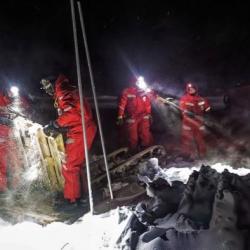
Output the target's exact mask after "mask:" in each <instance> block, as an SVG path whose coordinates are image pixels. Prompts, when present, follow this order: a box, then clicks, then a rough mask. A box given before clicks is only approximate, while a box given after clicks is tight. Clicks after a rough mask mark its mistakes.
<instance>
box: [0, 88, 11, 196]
mask: <svg viewBox="0 0 250 250" xmlns="http://www.w3.org/2000/svg"><path fill="white" fill-rule="evenodd" d="M9 104H10V100H9V99H8V97H6V96H4V95H3V93H0V192H4V191H6V189H7V165H8V158H9V152H10V148H9V142H10V135H11V127H10V126H8V125H5V124H3V122H1V118H3V119H6V118H7V116H8V113H7V112H6V110H5V108H6V106H8V105H9Z"/></svg>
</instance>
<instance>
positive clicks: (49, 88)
mask: <svg viewBox="0 0 250 250" xmlns="http://www.w3.org/2000/svg"><path fill="white" fill-rule="evenodd" d="M40 84H41V85H42V86H41V89H43V90H44V91H45V92H46V93H47V94H48V95H50V96H53V95H54V86H53V84H52V82H51V81H50V80H49V79H42V80H41V81H40Z"/></svg>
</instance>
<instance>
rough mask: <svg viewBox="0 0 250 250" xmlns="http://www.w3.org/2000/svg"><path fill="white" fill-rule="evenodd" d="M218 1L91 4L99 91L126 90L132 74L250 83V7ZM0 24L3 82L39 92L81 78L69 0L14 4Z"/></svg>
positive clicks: (173, 80)
mask: <svg viewBox="0 0 250 250" xmlns="http://www.w3.org/2000/svg"><path fill="white" fill-rule="evenodd" d="M218 2H219V1H178V0H176V1H159V2H158V1H114V2H113V1H108V0H107V1H100V0H99V1H97V0H85V1H84V2H83V4H84V5H83V6H84V15H85V22H86V28H87V35H88V40H89V47H90V54H91V58H92V63H93V70H94V73H95V80H96V84H97V91H98V92H99V93H102V94H110V95H112V94H117V93H119V92H120V90H121V89H122V88H123V87H124V86H126V85H127V84H128V81H129V79H132V75H133V74H132V71H134V72H137V73H141V74H144V75H145V76H146V77H147V78H148V79H149V80H150V81H152V82H153V81H158V82H160V83H162V84H163V86H168V85H175V86H179V84H184V82H185V81H187V80H193V81H195V82H196V83H197V84H198V85H199V86H201V87H203V88H204V89H206V87H207V86H208V87H210V89H211V87H212V88H213V89H214V88H215V87H216V86H220V87H221V86H223V87H228V86H231V85H233V84H235V83H237V82H250V70H249V68H250V60H249V59H250V46H249V44H250V15H249V9H248V8H247V7H246V6H244V5H243V4H242V3H239V2H240V1H233V2H232V3H229V2H225V3H223V2H221V3H218ZM0 19H1V20H0V35H1V39H0V55H1V57H0V79H1V82H2V84H7V83H11V82H17V83H19V84H20V85H21V86H23V87H24V90H25V91H27V92H31V93H36V94H38V93H40V92H39V80H40V78H41V77H42V76H45V75H50V74H56V73H57V72H58V71H59V70H63V69H64V68H65V69H67V70H65V72H66V73H68V72H70V74H71V75H73V77H75V75H76V72H75V58H74V47H73V36H72V24H71V16H70V4H69V0H60V1H55V0H52V1H42V0H33V1H28V0H26V1H17V0H16V1H15V0H8V1H5V2H4V3H1V8H0ZM79 41H80V43H81V44H82V40H81V39H79ZM81 51H83V50H82V48H81ZM82 58H83V57H82ZM83 68H84V69H85V65H83ZM83 75H84V76H83V78H84V80H85V81H84V82H85V83H86V84H87V87H88V86H89V84H88V80H86V73H85V72H84V73H83Z"/></svg>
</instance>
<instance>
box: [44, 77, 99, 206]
mask: <svg viewBox="0 0 250 250" xmlns="http://www.w3.org/2000/svg"><path fill="white" fill-rule="evenodd" d="M41 84H42V88H43V89H44V90H45V91H46V92H47V93H48V94H49V95H50V96H53V99H54V101H55V107H56V108H57V109H58V114H59V115H58V118H57V119H56V120H55V121H53V122H50V124H49V125H47V126H45V128H44V132H45V134H49V133H50V131H51V130H53V129H59V128H66V129H67V134H66V137H67V140H66V142H65V144H66V162H65V164H64V165H63V168H62V174H63V176H64V179H65V184H64V198H65V199H66V200H67V201H68V202H69V203H70V204H72V205H77V204H78V203H77V202H78V201H79V200H80V198H82V197H85V198H86V195H87V178H86V175H85V174H84V173H85V172H84V171H83V169H82V168H83V164H84V162H85V154H84V142H83V131H82V120H81V108H80V107H81V105H80V98H79V93H78V90H77V89H76V88H75V86H73V85H72V84H71V82H70V81H69V79H68V78H67V77H66V76H64V75H59V76H58V78H57V79H56V81H55V83H54V84H52V83H51V81H49V80H45V79H43V80H42V81H41ZM83 108H84V113H85V114H84V120H85V125H86V132H87V145H88V149H90V148H91V146H92V143H93V140H94V138H95V134H96V124H95V122H94V119H93V116H92V111H91V108H90V105H89V103H88V102H87V100H86V99H84V106H83ZM81 191H82V192H81Z"/></svg>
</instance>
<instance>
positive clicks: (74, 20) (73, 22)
mask: <svg viewBox="0 0 250 250" xmlns="http://www.w3.org/2000/svg"><path fill="white" fill-rule="evenodd" d="M70 5H71V15H72V24H73V35H74V45H75V55H76V69H77V80H78V88H79V96H80V104H81V118H82V130H83V143H84V153H85V158H86V167H87V179H88V189H89V205H90V212H91V213H92V214H93V213H94V206H93V195H92V188H91V178H90V167H89V154H88V144H87V133H86V124H85V120H84V113H85V112H84V101H83V91H82V78H81V69H80V59H79V49H78V41H77V28H76V17H75V7H74V0H70Z"/></svg>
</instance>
